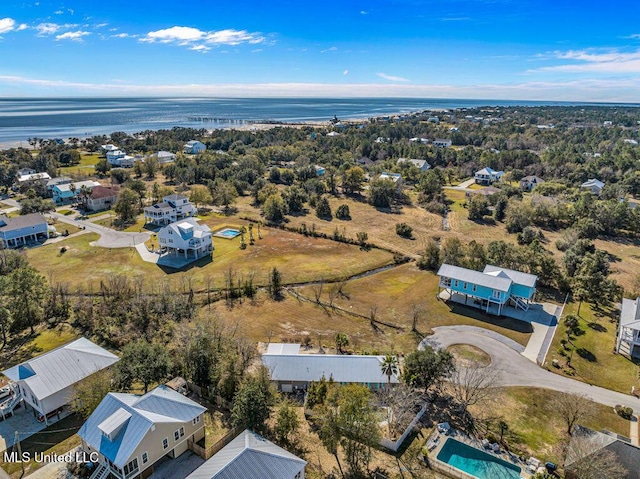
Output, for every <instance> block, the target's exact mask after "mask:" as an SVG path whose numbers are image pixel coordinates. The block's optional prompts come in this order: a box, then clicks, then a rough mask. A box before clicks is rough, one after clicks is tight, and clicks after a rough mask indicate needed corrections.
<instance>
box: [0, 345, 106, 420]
mask: <svg viewBox="0 0 640 479" xmlns="http://www.w3.org/2000/svg"><path fill="white" fill-rule="evenodd" d="M117 361H118V357H117V356H116V355H115V354H112V353H110V352H109V351H107V350H106V349H103V348H101V347H100V346H98V345H97V344H94V343H92V342H91V341H89V340H88V339H86V338H80V339H76V340H75V341H73V342H71V343H69V344H66V345H64V346H61V347H59V348H57V349H54V350H52V351H49V352H48V353H45V354H41V355H40V356H37V357H35V358H33V359H30V360H28V361H25V362H23V363H20V364H18V365H17V366H13V367H12V368H9V369H7V370H6V371H3V374H4V375H5V376H6V377H8V378H9V379H11V380H12V381H14V382H15V383H17V385H18V390H19V393H20V394H21V396H22V398H23V400H24V402H25V404H27V405H28V406H30V407H31V408H32V409H33V411H34V413H35V414H37V415H38V416H41V417H42V420H43V421H44V422H45V423H46V424H48V423H49V419H50V417H52V416H53V415H57V414H58V412H59V411H60V410H61V408H64V406H66V405H67V404H68V403H69V402H70V401H71V399H73V387H74V386H75V385H76V384H77V383H79V382H80V381H82V380H83V379H85V378H87V377H88V376H91V375H92V374H93V373H96V372H98V371H100V370H102V369H105V368H108V367H109V366H111V365H112V364H114V363H115V362H117Z"/></svg>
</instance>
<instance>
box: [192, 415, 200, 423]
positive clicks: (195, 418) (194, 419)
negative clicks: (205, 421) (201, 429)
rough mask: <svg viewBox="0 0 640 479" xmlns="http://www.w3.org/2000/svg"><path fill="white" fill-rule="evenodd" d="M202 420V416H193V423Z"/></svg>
mask: <svg viewBox="0 0 640 479" xmlns="http://www.w3.org/2000/svg"><path fill="white" fill-rule="evenodd" d="M199 422H200V416H196V417H194V418H193V424H198V423H199Z"/></svg>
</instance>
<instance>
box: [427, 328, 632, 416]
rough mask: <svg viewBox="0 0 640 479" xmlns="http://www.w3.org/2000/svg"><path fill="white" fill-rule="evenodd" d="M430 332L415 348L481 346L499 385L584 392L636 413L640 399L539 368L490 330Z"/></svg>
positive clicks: (447, 329) (596, 400)
mask: <svg viewBox="0 0 640 479" xmlns="http://www.w3.org/2000/svg"><path fill="white" fill-rule="evenodd" d="M433 331H434V333H433V335H431V336H428V337H426V338H424V339H423V340H422V341H421V342H420V344H419V346H418V348H419V349H421V348H423V347H424V345H425V344H428V345H429V346H431V347H433V348H443V349H445V348H448V347H449V346H452V345H454V344H469V345H471V346H475V347H477V348H479V349H482V350H483V351H485V352H486V353H487V354H488V355H489V356H491V365H489V366H488V367H490V368H493V369H495V370H497V371H498V381H499V385H501V386H530V387H537V388H544V389H552V390H554V391H561V392H566V393H577V394H584V395H585V396H587V397H588V398H590V399H592V400H593V401H595V402H597V403H600V404H605V405H607V406H611V407H613V406H615V405H617V404H622V405H623V406H628V407H631V408H633V410H634V413H635V414H638V413H639V412H640V399H638V398H635V397H633V396H631V395H629V394H622V393H619V392H616V391H611V390H609V389H604V388H601V387H598V386H591V385H589V384H587V383H583V382H581V381H577V380H575V379H571V378H567V377H564V376H560V375H558V374H554V373H552V372H549V371H547V370H546V369H542V368H541V367H539V366H537V365H536V364H535V363H533V362H531V361H530V360H528V359H527V358H525V357H524V356H522V355H521V354H520V352H519V351H522V350H523V347H522V345H520V344H518V343H516V342H515V341H512V340H511V339H509V338H506V337H504V336H502V335H500V334H498V333H495V332H493V331H489V330H486V329H483V328H478V327H474V326H440V327H437V328H433Z"/></svg>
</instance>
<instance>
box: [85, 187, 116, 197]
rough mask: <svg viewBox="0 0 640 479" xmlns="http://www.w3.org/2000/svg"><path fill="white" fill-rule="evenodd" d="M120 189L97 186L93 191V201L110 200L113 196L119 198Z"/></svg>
mask: <svg viewBox="0 0 640 479" xmlns="http://www.w3.org/2000/svg"><path fill="white" fill-rule="evenodd" d="M118 191H120V188H118V187H117V186H95V187H94V188H93V190H92V191H91V196H90V197H89V198H91V199H92V200H99V199H100V198H110V197H112V196H118Z"/></svg>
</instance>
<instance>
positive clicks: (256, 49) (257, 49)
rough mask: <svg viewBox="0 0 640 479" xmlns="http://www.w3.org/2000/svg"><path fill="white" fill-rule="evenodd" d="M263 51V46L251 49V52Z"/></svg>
mask: <svg viewBox="0 0 640 479" xmlns="http://www.w3.org/2000/svg"><path fill="white" fill-rule="evenodd" d="M261 51H262V48H254V49H253V50H251V53H260V52H261Z"/></svg>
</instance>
